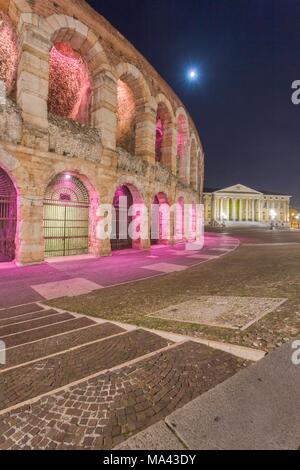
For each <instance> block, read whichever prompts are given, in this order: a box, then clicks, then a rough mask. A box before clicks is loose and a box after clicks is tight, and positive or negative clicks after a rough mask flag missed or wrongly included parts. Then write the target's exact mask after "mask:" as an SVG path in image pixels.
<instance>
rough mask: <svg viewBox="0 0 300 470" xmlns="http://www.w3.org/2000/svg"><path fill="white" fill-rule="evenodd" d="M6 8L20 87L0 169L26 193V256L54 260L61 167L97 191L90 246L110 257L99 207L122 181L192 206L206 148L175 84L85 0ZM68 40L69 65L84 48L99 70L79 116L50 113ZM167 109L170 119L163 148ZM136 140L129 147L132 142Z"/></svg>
mask: <svg viewBox="0 0 300 470" xmlns="http://www.w3.org/2000/svg"><path fill="white" fill-rule="evenodd" d="M0 13H1V15H2V17H3V18H4V17H5V18H6V19H7V21H8V23H9V22H11V25H12V28H13V33H12V34H11V36H10V37H11V38H14V35H16V37H17V47H18V55H17V59H16V60H17V61H18V62H17V64H14V66H15V67H17V76H16V78H15V80H14V81H15V85H14V87H13V89H11V90H9V96H7V97H6V99H3V97H2V100H0V169H2V170H3V171H5V172H6V173H7V175H8V176H9V177H10V179H11V180H12V181H13V183H14V185H15V188H16V190H17V195H18V197H17V205H18V207H17V209H18V210H17V214H18V215H17V230H16V261H17V262H18V263H20V264H27V263H39V262H42V261H43V260H44V258H45V240H44V227H43V217H44V198H45V194H46V190H47V188H48V186H49V184H50V183H51V181H53V179H54V178H55V177H57V175H60V174H66V173H69V174H71V175H74V176H76V178H78V179H80V181H81V182H82V183H83V184H84V185H85V187H86V188H87V190H88V191H89V195H90V219H89V224H90V227H89V252H90V253H93V254H95V255H99V256H101V255H109V254H110V253H111V246H110V243H109V240H108V241H107V240H106V241H101V240H100V239H98V234H97V230H96V226H97V221H98V217H99V216H98V207H99V205H101V204H112V201H113V198H114V194H115V191H116V189H117V188H118V187H119V186H120V185H127V186H128V187H129V188H130V189H131V191H132V193H133V195H135V196H136V197H137V195H139V197H140V199H141V200H143V202H144V203H145V204H146V205H147V206H150V205H151V204H152V203H153V200H154V198H155V196H156V195H157V194H159V193H164V194H165V196H166V198H167V200H168V203H169V204H170V205H172V204H175V203H176V202H177V201H178V200H179V199H180V198H183V199H184V201H185V202H186V203H189V204H192V203H199V202H200V200H201V198H202V190H203V181H204V151H203V147H202V144H201V141H200V138H199V135H198V132H197V129H196V127H195V125H194V123H193V121H192V119H191V118H190V116H189V115H188V113H187V111H186V110H185V108H184V106H183V105H182V103H181V102H180V100H179V99H178V97H177V96H176V95H175V94H174V92H173V91H172V90H171V89H170V87H169V86H168V85H167V84H166V83H165V82H164V81H163V80H162V79H161V77H160V76H159V75H158V74H157V72H156V71H155V70H154V69H153V67H152V66H151V65H150V64H149V63H148V62H147V61H146V59H145V58H144V57H143V56H142V55H141V54H140V53H139V52H138V51H137V50H136V49H135V48H134V47H133V46H132V45H131V44H130V43H129V42H128V41H127V40H126V39H125V38H124V37H123V36H122V35H121V34H120V33H119V32H118V31H116V30H115V29H114V27H113V26H112V25H110V24H109V23H108V22H107V21H106V20H105V19H104V18H103V17H102V16H101V15H99V14H98V13H96V12H95V11H94V10H93V9H92V8H91V7H90V6H89V5H88V4H87V3H86V2H85V1H83V0H76V1H72V2H70V1H69V0H57V1H56V2H45V1H44V0H36V1H35V2H32V1H29V0H0ZM1 24H2V23H1V22H0V35H1V27H2V26H1ZM10 40H11V41H12V40H13V39H10ZM57 44H60V46H59V47H58V46H56V45H57ZM61 44H64V45H65V44H68V45H69V46H70V47H71V48H72V50H73V51H74V56H73V57H72V58H70V64H69V65H70V67H73V69H72V70H73V72H74V63H75V62H74V61H75V60H76V55H77V56H78V57H79V56H80V60H81V62H82V63H84V64H85V65H87V67H88V70H89V74H90V77H91V83H90V84H89V85H87V84H86V85H85V86H86V89H85V92H86V94H85V96H86V97H87V96H88V98H85V101H84V99H83V98H82V95H83V92H82V90H81V91H80V90H79V92H80V93H81V101H80V102H78V103H77V104H78V109H77V114H76V115H75V114H74V112H75V111H74V110H73V115H72V116H73V117H72V118H70V115H67V116H63V115H62V114H63V112H62V113H60V116H55V115H53V113H52V114H51V113H50V102H49V99H51V100H53V99H55V94H54V98H53V97H52V96H51V97H50V96H49V89H50V87H49V80H50V65H49V64H50V56H51V53H52V52H53V50H54V49H53V48H55V47H57V50H60V48H61ZM9 47H10V48H12V46H11V44H10V43H9V44H8V48H7V49H1V50H0V54H3V55H4V56H3V57H0V59H1V61H2V63H3V64H4V65H5V64H6V63H7V64H10V62H9V61H8V57H6V56H5V54H7V55H8V53H7V52H5V51H6V50H9ZM3 50H4V52H3ZM57 50H56V51H55V52H56V54H57V53H58V52H57ZM75 54H76V55H75ZM72 60H73V62H72ZM10 61H11V58H10ZM54 63H55V62H54ZM9 66H11V65H9ZM5 73H6V72H5ZM1 80H2V84H3V81H4V82H5V80H6V75H5V74H4V72H3V73H2V72H1V69H0V81H1ZM73 81H74V80H73ZM120 82H122V84H123V90H124V89H129V90H130V92H128V93H127V95H128V98H126V99H128V100H131V103H130V108H128V109H130V112H128V113H127V114H128V115H129V118H130V119H132V121H131V122H130V126H129V125H128V126H127V127H126V126H124V128H126V129H130V132H129V133H128V135H127V137H126V139H125V138H123V137H124V136H121V137H122V138H120V137H119V136H120V125H121V124H120V122H121V119H120V106H121V104H120V91H119V90H120V89H121V88H120ZM124 84H125V85H126V86H124ZM75 85H76V87H77V88H76V87H75ZM70 86H74V89H72V93H73V95H72V96H73V98H74V93H77V95H78V93H79V92H78V87H80V81H79V79H78V83H77V82H76V84H72V83H71V84H70ZM89 87H91V89H88V88H89ZM52 88H53V87H52ZM6 89H7V91H8V85H7V87H6ZM74 90H75V91H74ZM80 93H79V94H80ZM52 95H53V93H52ZM62 95H63V94H62ZM78 96H79V95H78ZM78 96H77V97H78ZM64 98H65V97H64V96H61V97H60V100H61V102H60V103H59V105H60V108H59V107H58V106H53V102H51V110H52V111H53V109H58V108H59V109H62V110H63V109H64V108H63V100H64ZM73 98H72V99H73ZM66 99H67V98H66ZM88 99H90V102H89V105H88V108H86V109H85V111H86V112H87V110H88V122H85V123H82V122H83V121H82V120H81V119H79V118H78V119H76V116H79V115H82V112H81V111H82V107H83V106H84V105H85V104H86V101H87V100H88ZM75 101H76V96H75ZM133 101H134V102H133ZM128 103H129V101H128ZM61 107H62V108H61ZM123 108H124V109H126V106H124V102H123ZM124 112H125V111H124ZM74 116H75V117H74ZM158 117H159V120H160V125H162V124H161V123H163V139H162V141H161V143H160V144H159V145H161V147H160V148H159V150H157V143H156V130H157V122H158ZM129 118H128V119H129ZM128 141H129V144H130V145H127V144H125V143H124V142H128ZM158 154H159V159H158ZM0 238H1V237H0ZM149 244H150V242H149V240H141V241H140V244H139V246H140V248H143V249H145V248H149Z"/></svg>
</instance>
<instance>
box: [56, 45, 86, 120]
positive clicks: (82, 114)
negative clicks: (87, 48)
mask: <svg viewBox="0 0 300 470" xmlns="http://www.w3.org/2000/svg"><path fill="white" fill-rule="evenodd" d="M49 67H50V69H49V98H48V110H49V112H50V113H52V114H55V115H58V116H61V117H63V118H68V119H72V120H74V121H78V122H80V123H81V124H89V120H90V106H91V97H92V77H91V74H90V71H89V68H88V65H87V63H86V61H85V60H84V58H83V57H82V56H81V55H80V54H79V52H77V51H75V50H74V49H73V48H72V46H71V45H70V44H69V43H66V42H56V43H55V44H54V45H53V47H52V49H51V51H50V58H49Z"/></svg>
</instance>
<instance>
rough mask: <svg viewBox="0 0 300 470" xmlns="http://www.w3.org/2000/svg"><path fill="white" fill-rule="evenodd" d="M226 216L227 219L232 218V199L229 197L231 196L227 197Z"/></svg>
mask: <svg viewBox="0 0 300 470" xmlns="http://www.w3.org/2000/svg"><path fill="white" fill-rule="evenodd" d="M226 217H227V220H228V221H229V218H230V199H229V197H227V198H226Z"/></svg>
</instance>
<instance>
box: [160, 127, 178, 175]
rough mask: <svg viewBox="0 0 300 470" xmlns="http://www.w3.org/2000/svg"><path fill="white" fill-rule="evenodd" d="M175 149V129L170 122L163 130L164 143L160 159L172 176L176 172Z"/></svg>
mask: <svg viewBox="0 0 300 470" xmlns="http://www.w3.org/2000/svg"><path fill="white" fill-rule="evenodd" d="M176 150H177V130H176V126H175V124H172V125H171V126H170V127H168V128H167V129H166V130H165V134H164V145H163V148H162V161H163V164H164V166H166V167H167V168H168V169H169V170H170V171H171V172H172V173H173V175H174V176H176V172H177V169H176V167H177V161H176Z"/></svg>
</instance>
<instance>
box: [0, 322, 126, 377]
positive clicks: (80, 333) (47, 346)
mask: <svg viewBox="0 0 300 470" xmlns="http://www.w3.org/2000/svg"><path fill="white" fill-rule="evenodd" d="M122 332H124V330H123V329H122V328H120V327H118V326H116V325H113V324H112V323H104V324H103V325H93V326H88V327H87V328H84V329H80V330H75V331H72V332H70V333H66V334H62V335H58V336H53V337H51V338H45V339H42V340H40V341H36V342H34V343H27V344H24V345H21V346H17V347H15V348H10V349H8V350H7V354H6V365H4V366H2V367H0V371H1V370H4V369H6V368H9V367H13V366H16V365H18V364H24V363H26V362H30V361H34V360H35V359H39V358H42V357H45V355H48V356H49V355H51V354H55V353H59V352H62V351H65V350H67V349H68V348H74V347H76V346H79V345H80V344H86V343H90V342H92V341H96V340H97V339H101V338H105V337H106V336H112V335H116V334H118V333H122Z"/></svg>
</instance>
